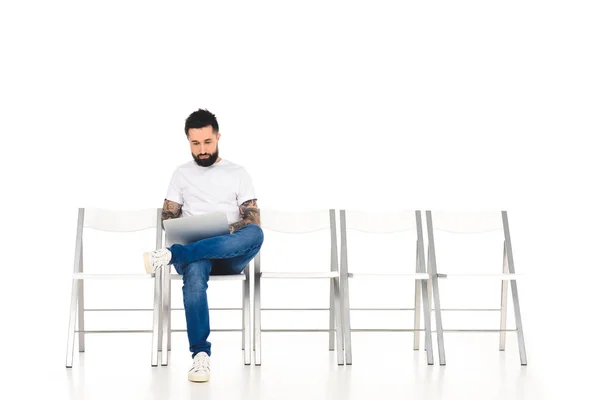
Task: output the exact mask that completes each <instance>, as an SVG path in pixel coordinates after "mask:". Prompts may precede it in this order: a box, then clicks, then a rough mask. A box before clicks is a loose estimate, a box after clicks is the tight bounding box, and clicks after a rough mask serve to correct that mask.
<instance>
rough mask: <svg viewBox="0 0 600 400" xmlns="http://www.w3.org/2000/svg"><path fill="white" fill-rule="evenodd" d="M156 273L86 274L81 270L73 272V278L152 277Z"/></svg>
mask: <svg viewBox="0 0 600 400" xmlns="http://www.w3.org/2000/svg"><path fill="white" fill-rule="evenodd" d="M152 278H154V275H150V274H85V273H81V272H75V273H73V279H152Z"/></svg>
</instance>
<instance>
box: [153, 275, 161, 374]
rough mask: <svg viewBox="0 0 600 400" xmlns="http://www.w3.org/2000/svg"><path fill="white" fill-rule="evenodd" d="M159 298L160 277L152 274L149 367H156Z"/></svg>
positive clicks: (158, 343) (158, 348)
mask: <svg viewBox="0 0 600 400" xmlns="http://www.w3.org/2000/svg"><path fill="white" fill-rule="evenodd" d="M160 297H161V276H160V273H158V274H154V309H153V312H152V355H151V365H152V366H153V367H156V366H158V351H159V350H160V349H161V346H160V332H161V329H160V327H161V324H160V311H161V310H160V306H161V304H160V303H161V302H160Z"/></svg>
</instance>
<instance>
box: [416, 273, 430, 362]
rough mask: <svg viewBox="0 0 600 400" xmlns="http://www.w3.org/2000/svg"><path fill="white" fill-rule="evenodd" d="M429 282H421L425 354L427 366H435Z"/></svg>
mask: <svg viewBox="0 0 600 400" xmlns="http://www.w3.org/2000/svg"><path fill="white" fill-rule="evenodd" d="M428 282H429V280H421V281H420V282H419V285H420V286H421V290H420V292H421V295H422V296H423V320H424V321H423V322H424V325H425V352H426V353H427V365H433V341H432V338H431V299H430V291H429V290H428V289H427V287H428Z"/></svg>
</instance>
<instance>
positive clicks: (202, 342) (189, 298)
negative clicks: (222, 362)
mask: <svg viewBox="0 0 600 400" xmlns="http://www.w3.org/2000/svg"><path fill="white" fill-rule="evenodd" d="M175 269H176V270H177V272H178V273H179V274H181V275H183V288H182V290H183V306H184V309H185V319H186V324H187V335H188V340H189V343H190V351H191V352H192V358H193V357H194V356H195V355H196V354H197V353H199V352H201V351H204V352H206V353H207V354H208V355H209V356H210V354H211V352H210V347H211V343H210V342H209V341H208V340H207V339H208V335H209V334H210V320H209V315H208V299H207V296H206V289H208V279H209V275H210V272H211V269H212V260H198V261H195V262H193V263H190V264H188V265H186V266H181V265H180V264H175Z"/></svg>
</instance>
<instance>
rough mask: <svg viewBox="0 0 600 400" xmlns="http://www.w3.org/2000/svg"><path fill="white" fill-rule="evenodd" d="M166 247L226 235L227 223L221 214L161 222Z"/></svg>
mask: <svg viewBox="0 0 600 400" xmlns="http://www.w3.org/2000/svg"><path fill="white" fill-rule="evenodd" d="M163 226H164V228H165V233H166V239H167V246H170V245H173V244H182V245H185V244H189V243H193V242H197V241H199V240H202V239H207V238H210V237H214V236H221V235H228V234H229V222H228V221H227V215H226V214H225V213H223V212H213V213H207V214H201V215H192V216H188V217H180V218H173V219H165V220H164V221H163Z"/></svg>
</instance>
